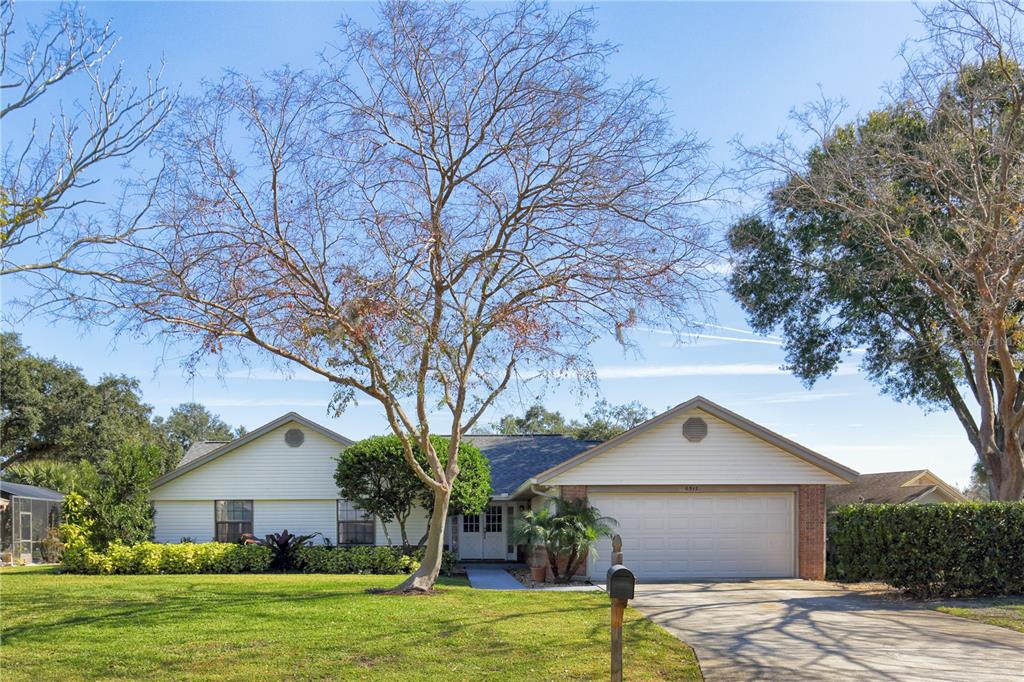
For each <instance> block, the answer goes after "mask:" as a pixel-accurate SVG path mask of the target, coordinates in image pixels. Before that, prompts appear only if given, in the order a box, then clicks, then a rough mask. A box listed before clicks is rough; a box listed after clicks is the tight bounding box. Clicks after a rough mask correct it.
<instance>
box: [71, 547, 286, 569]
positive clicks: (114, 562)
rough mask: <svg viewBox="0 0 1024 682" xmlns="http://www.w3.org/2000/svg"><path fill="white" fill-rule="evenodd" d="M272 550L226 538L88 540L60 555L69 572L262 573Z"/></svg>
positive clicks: (270, 558)
mask: <svg viewBox="0 0 1024 682" xmlns="http://www.w3.org/2000/svg"><path fill="white" fill-rule="evenodd" d="M273 558H274V557H273V552H272V551H271V550H270V548H269V547H263V546H261V545H237V544H230V543H225V542H206V543H203V544H192V543H188V542H185V543H182V544H179V545H161V544H157V543H155V542H140V543H139V544H137V545H131V546H129V545H123V544H120V543H113V544H111V545H110V546H109V547H108V548H107V549H106V551H103V552H100V551H97V550H95V549H92V548H91V547H88V546H87V545H85V544H69V545H68V546H67V547H65V549H64V554H63V556H62V557H61V567H62V569H63V570H64V571H66V572H68V573H94V574H100V575H109V574H112V573H117V574H149V573H263V572H264V571H266V570H267V569H269V568H270V563H271V561H272V560H273Z"/></svg>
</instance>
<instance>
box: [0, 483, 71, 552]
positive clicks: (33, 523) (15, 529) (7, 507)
mask: <svg viewBox="0 0 1024 682" xmlns="http://www.w3.org/2000/svg"><path fill="white" fill-rule="evenodd" d="M63 499H64V496H63V495H62V494H60V493H59V492H57V491H56V490H50V489H49V488H40V487H39V486H34V485H25V484H23V483H11V482H10V481H0V563H5V564H13V563H19V564H38V563H42V562H43V561H45V559H46V557H44V556H43V540H45V539H46V535H47V533H49V532H50V529H52V528H56V527H57V526H59V525H60V506H61V501H62V500H63Z"/></svg>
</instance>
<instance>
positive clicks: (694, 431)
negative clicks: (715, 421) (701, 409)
mask: <svg viewBox="0 0 1024 682" xmlns="http://www.w3.org/2000/svg"><path fill="white" fill-rule="evenodd" d="M683 435H684V436H686V440H688V441H690V442H691V443H699V442H701V441H702V440H704V437H705V436H706V435H708V424H707V422H706V421H704V420H703V419H701V418H700V417H690V418H689V419H687V420H686V422H685V423H684V424H683Z"/></svg>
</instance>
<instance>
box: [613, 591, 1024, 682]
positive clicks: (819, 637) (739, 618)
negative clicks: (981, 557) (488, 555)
mask: <svg viewBox="0 0 1024 682" xmlns="http://www.w3.org/2000/svg"><path fill="white" fill-rule="evenodd" d="M630 606H633V607H635V608H637V609H638V610H640V612H641V613H643V614H644V615H646V616H647V617H648V618H650V619H651V620H653V621H654V622H656V623H658V624H660V625H662V626H664V627H665V628H667V629H668V630H669V631H670V632H672V633H673V634H675V635H676V636H677V637H679V639H681V640H683V641H684V642H686V643H687V644H689V645H690V646H692V647H693V649H694V651H696V653H697V659H698V660H699V661H700V667H701V670H702V671H703V672H704V677H705V679H706V680H707V681H708V682H716V681H718V680H730V681H732V680H787V681H788V680H830V681H831V680H899V681H907V682H909V681H911V680H913V681H914V682H917V681H919V680H944V681H947V682H952V681H961V680H971V681H974V682H980V681H981V680H984V681H985V682H996V681H997V680H998V681H1000V682H1002V681H1010V680H1013V681H1014V682H1021V681H1022V680H1024V634H1020V633H1018V632H1014V631H1012V630H1008V629H1005V628H999V627H996V626H994V625H985V624H984V623H977V622H974V621H970V620H966V619H963V618H957V617H955V616H948V615H946V614H942V613H939V612H937V611H932V610H930V609H926V608H923V607H920V606H916V605H905V604H900V603H896V602H890V601H886V600H883V599H879V598H875V597H868V596H864V595H860V594H856V593H853V592H850V591H848V590H845V589H842V588H840V587H837V586H835V585H832V584H830V583H823V582H808V581H802V580H753V581H748V582H736V583H680V584H674V585H637V587H636V599H635V600H633V601H632V602H630Z"/></svg>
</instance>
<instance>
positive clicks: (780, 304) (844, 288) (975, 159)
mask: <svg viewBox="0 0 1024 682" xmlns="http://www.w3.org/2000/svg"><path fill="white" fill-rule="evenodd" d="M923 16H924V24H925V26H926V28H927V29H928V31H929V39H928V46H929V47H928V49H927V51H925V52H923V53H917V54H908V65H909V66H908V72H907V75H906V77H905V78H904V80H903V82H902V83H901V84H900V85H899V86H898V87H897V88H895V89H894V91H893V93H892V99H891V101H890V102H889V103H888V104H887V105H886V106H885V107H884V108H883V109H881V110H879V111H876V112H873V113H871V114H869V115H867V116H865V117H863V118H861V119H858V120H856V121H855V122H853V123H846V124H842V123H840V122H839V120H840V118H841V108H839V107H837V106H836V103H835V102H828V101H826V102H824V103H822V104H820V105H816V106H814V107H811V108H809V109H808V110H807V111H805V112H802V113H800V114H799V115H798V116H797V120H798V121H799V122H800V123H801V125H802V132H804V133H806V134H809V135H812V136H815V139H816V143H815V144H814V145H813V146H812V148H811V150H810V151H809V152H806V148H805V147H801V145H800V144H798V143H797V142H795V141H794V140H792V139H789V138H785V137H783V138H780V140H779V141H778V142H776V143H773V144H769V145H765V146H762V147H747V148H744V149H743V152H744V157H745V160H746V162H747V170H748V171H751V175H750V176H749V177H750V178H752V179H755V180H759V179H761V178H763V175H762V173H765V172H768V173H769V174H770V177H771V179H772V180H771V186H770V190H769V192H768V203H767V206H766V210H765V211H764V212H763V213H761V214H759V215H755V216H751V217H749V218H747V219H744V220H742V221H740V222H739V223H737V224H736V225H735V226H734V227H733V229H732V232H731V235H730V237H731V242H732V245H733V247H734V250H735V254H736V265H737V267H736V270H735V271H734V273H733V275H732V291H733V293H734V295H735V296H736V297H737V298H738V300H739V301H740V302H741V303H742V304H743V305H744V307H745V308H746V309H747V311H748V312H749V313H750V319H751V324H752V326H754V328H756V329H758V330H761V331H768V330H771V329H775V328H776V327H780V328H781V329H782V332H783V334H784V337H785V339H786V348H787V351H788V361H789V364H790V367H791V368H792V369H793V371H794V372H795V373H796V374H797V375H799V376H800V377H802V378H804V379H806V380H808V381H813V380H815V379H817V378H819V377H821V376H827V375H828V374H829V373H831V372H832V371H833V370H834V369H835V367H836V366H837V365H838V363H839V362H840V360H841V358H842V356H843V354H844V352H845V351H847V350H849V349H851V348H857V347H862V348H864V349H866V354H865V361H864V368H865V369H866V371H867V373H868V374H869V376H871V377H872V378H873V379H875V380H877V381H879V382H881V383H882V384H883V385H884V386H885V388H886V390H888V391H889V392H891V393H892V394H893V395H895V396H896V397H899V398H910V399H914V400H917V401H919V402H922V403H924V404H926V405H933V406H934V405H940V406H944V407H948V408H951V409H952V410H953V411H954V413H955V414H956V416H957V418H958V419H959V421H960V423H961V424H962V425H963V428H964V430H965V432H966V434H967V437H968V440H969V441H970V443H971V445H972V446H973V448H974V450H975V451H976V453H977V455H978V458H979V460H980V461H981V463H982V464H983V466H984V469H985V471H986V472H987V474H988V481H989V486H990V492H991V496H992V498H993V499H1003V500H1018V499H1020V498H1021V494H1022V491H1024V460H1022V454H1024V450H1022V443H1024V322H1022V320H1024V225H1022V221H1024V203H1022V197H1024V75H1022V70H1021V63H1022V62H1021V60H1022V59H1024V34H1022V32H1021V28H1022V27H1021V21H1022V20H1024V14H1022V12H1021V10H1020V9H1019V6H1018V5H1017V4H1016V3H1015V2H1012V1H1011V2H999V1H997V2H993V3H985V4H980V3H945V4H943V5H940V6H938V7H935V8H932V9H929V10H928V11H926V12H925V13H924V15H923Z"/></svg>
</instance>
